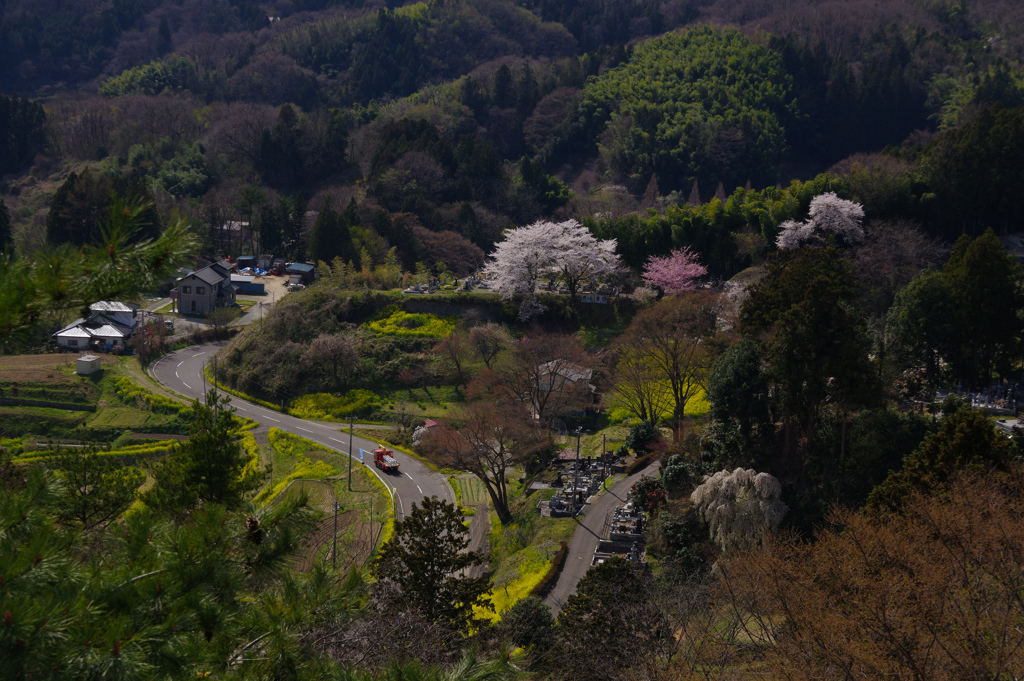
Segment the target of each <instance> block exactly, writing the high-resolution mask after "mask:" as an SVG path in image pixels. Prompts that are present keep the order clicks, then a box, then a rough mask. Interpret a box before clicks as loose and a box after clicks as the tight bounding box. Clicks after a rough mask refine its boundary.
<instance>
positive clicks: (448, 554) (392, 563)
mask: <svg viewBox="0 0 1024 681" xmlns="http://www.w3.org/2000/svg"><path fill="white" fill-rule="evenodd" d="M468 535H469V531H468V530H467V529H466V526H465V525H463V524H462V512H461V511H459V507H458V506H455V505H453V504H449V503H448V502H447V501H445V500H444V499H440V500H439V499H438V498H437V497H430V498H426V497H424V498H423V501H422V502H420V503H419V504H417V505H415V506H413V508H412V511H411V512H410V513H409V515H407V516H406V517H405V518H404V519H402V520H400V521H398V522H397V523H395V536H394V538H393V539H392V540H391V541H390V542H388V544H387V545H386V546H385V547H384V549H383V551H381V554H380V558H378V560H377V562H376V564H375V565H374V567H373V572H374V574H375V575H376V577H377V578H378V579H380V580H388V581H390V582H393V583H394V584H395V585H397V586H398V588H399V589H400V590H401V596H400V599H401V601H402V602H403V603H406V604H411V605H412V606H413V607H415V608H416V609H417V610H419V611H420V612H421V613H422V615H423V616H424V617H425V618H426V619H428V620H429V621H431V622H438V623H445V624H449V625H451V626H453V627H455V628H456V629H463V628H465V627H466V626H467V625H468V623H469V622H470V620H471V619H472V617H473V608H474V606H478V607H485V608H489V607H490V601H488V600H487V598H486V596H485V594H486V593H487V590H488V583H487V579H486V578H485V577H469V576H467V575H466V571H467V570H468V569H469V568H471V567H473V566H476V565H481V564H482V563H483V558H482V557H481V556H480V554H479V553H477V552H475V551H467V550H466V549H467V548H468V547H469V536H468Z"/></svg>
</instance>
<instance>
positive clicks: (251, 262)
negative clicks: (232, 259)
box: [236, 255, 258, 270]
mask: <svg viewBox="0 0 1024 681" xmlns="http://www.w3.org/2000/svg"><path fill="white" fill-rule="evenodd" d="M236 264H237V265H238V269H240V270H244V269H245V268H246V267H256V265H257V264H258V261H257V258H256V256H255V255H240V256H238V260H237V261H236Z"/></svg>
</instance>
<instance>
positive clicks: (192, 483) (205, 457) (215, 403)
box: [140, 390, 262, 515]
mask: <svg viewBox="0 0 1024 681" xmlns="http://www.w3.org/2000/svg"><path fill="white" fill-rule="evenodd" d="M229 403H230V400H229V399H228V398H226V397H222V396H219V395H218V394H217V392H216V391H215V390H211V391H210V392H209V393H207V395H206V404H205V405H204V404H200V403H199V401H198V400H196V401H194V402H193V403H192V409H193V416H192V427H191V429H190V430H189V438H188V440H187V441H186V442H183V443H182V444H179V445H176V446H175V447H174V449H173V450H171V453H170V454H169V455H168V456H167V457H165V458H164V459H161V460H160V461H159V462H157V463H156V464H155V465H154V466H153V469H152V471H151V473H152V475H153V478H155V480H156V484H155V485H154V486H153V488H152V489H150V490H147V491H146V492H144V493H142V494H141V495H140V498H141V499H142V501H143V502H145V504H146V505H147V506H150V507H152V508H154V509H157V510H159V511H162V512H167V513H172V514H176V515H182V514H186V513H188V512H189V511H191V510H192V509H194V508H196V507H197V506H200V505H204V504H220V505H223V506H226V507H228V508H233V507H237V506H239V505H241V504H242V502H243V500H244V499H245V496H246V494H248V493H249V492H251V491H253V490H255V489H256V488H257V487H259V485H260V483H261V480H262V476H261V475H260V474H258V473H257V472H256V471H255V470H252V469H251V464H252V462H251V460H250V457H249V456H248V455H247V454H246V453H245V451H244V450H243V449H242V445H241V444H240V443H239V442H238V440H237V437H236V434H237V431H238V428H239V427H240V426H241V421H239V419H238V418H237V417H236V416H235V415H234V412H233V410H231V409H230V408H229V407H228V404H229Z"/></svg>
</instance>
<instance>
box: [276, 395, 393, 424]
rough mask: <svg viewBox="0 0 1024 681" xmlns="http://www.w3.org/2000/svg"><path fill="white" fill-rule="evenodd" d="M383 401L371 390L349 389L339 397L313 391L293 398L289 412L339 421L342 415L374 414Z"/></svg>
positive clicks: (308, 417) (315, 419) (316, 418)
mask: <svg viewBox="0 0 1024 681" xmlns="http://www.w3.org/2000/svg"><path fill="white" fill-rule="evenodd" d="M383 403H384V398H382V397H381V396H380V395H377V394H376V393H374V392H371V391H369V390H349V391H348V392H347V393H345V394H344V395H341V396H339V397H335V396H334V395H331V394H330V393H313V394H312V395H303V396H302V397H299V398H296V399H295V400H293V401H292V403H291V406H290V407H289V409H288V412H289V413H290V414H292V415H293V416H298V417H299V418H303V419H312V420H314V421H337V420H340V419H341V418H342V417H347V416H366V415H368V414H372V413H373V412H374V411H376V410H377V409H379V408H380V407H381V406H382V405H383Z"/></svg>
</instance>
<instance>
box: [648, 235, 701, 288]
mask: <svg viewBox="0 0 1024 681" xmlns="http://www.w3.org/2000/svg"><path fill="white" fill-rule="evenodd" d="M707 273H708V268H706V267H704V266H703V265H701V264H700V262H699V261H698V260H697V255H696V254H695V253H693V252H692V251H691V250H690V247H689V246H687V247H686V248H683V249H680V250H674V251H672V253H671V254H669V255H663V256H659V255H652V256H651V257H650V258H648V259H647V264H646V265H644V271H643V275H642V277H643V280H644V282H646V283H647V284H648V285H650V286H657V287H659V288H661V290H663V291H665V293H679V292H680V291H692V290H693V289H694V282H695V281H696V280H697V279H699V278H700V277H703V276H704V275H705V274H707Z"/></svg>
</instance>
